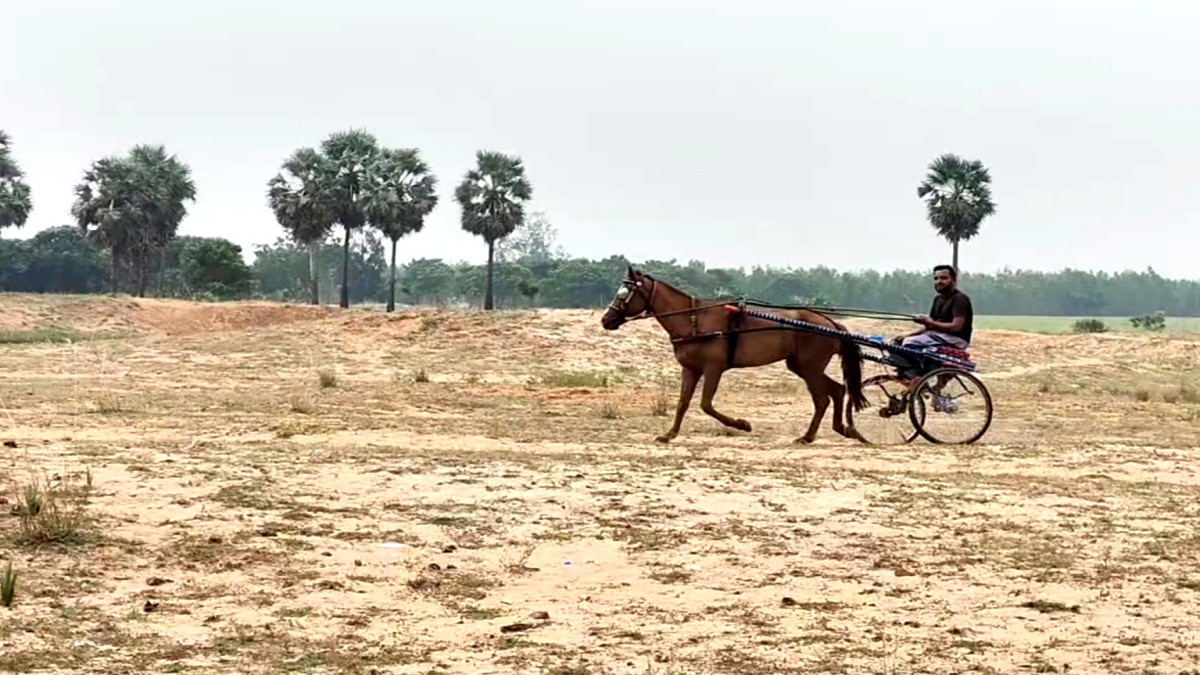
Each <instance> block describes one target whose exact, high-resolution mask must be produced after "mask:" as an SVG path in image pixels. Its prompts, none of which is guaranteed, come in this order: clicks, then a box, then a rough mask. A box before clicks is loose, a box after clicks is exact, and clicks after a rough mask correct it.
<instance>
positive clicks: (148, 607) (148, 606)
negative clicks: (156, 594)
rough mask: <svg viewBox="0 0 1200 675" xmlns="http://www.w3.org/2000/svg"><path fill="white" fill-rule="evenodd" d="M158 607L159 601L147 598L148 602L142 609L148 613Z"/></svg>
mask: <svg viewBox="0 0 1200 675" xmlns="http://www.w3.org/2000/svg"><path fill="white" fill-rule="evenodd" d="M157 609H158V603H157V602H155V601H154V600H147V601H146V604H144V605H142V611H143V612H146V613H150V612H153V611H155V610H157Z"/></svg>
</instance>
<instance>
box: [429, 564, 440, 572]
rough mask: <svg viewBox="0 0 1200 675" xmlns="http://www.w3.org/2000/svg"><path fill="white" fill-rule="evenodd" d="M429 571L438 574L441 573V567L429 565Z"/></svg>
mask: <svg viewBox="0 0 1200 675" xmlns="http://www.w3.org/2000/svg"><path fill="white" fill-rule="evenodd" d="M429 571H431V572H440V571H442V566H441V565H439V564H437V563H429Z"/></svg>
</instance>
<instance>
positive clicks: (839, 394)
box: [824, 375, 855, 438]
mask: <svg viewBox="0 0 1200 675" xmlns="http://www.w3.org/2000/svg"><path fill="white" fill-rule="evenodd" d="M824 377H825V389H826V390H827V391H828V392H829V396H830V398H831V399H833V400H832V401H831V403H833V431H834V433H836V434H838V435H840V436H844V437H846V438H855V436H854V435H853V434H852V433H851V432H852V431H853V429H851V430H847V426H849V427H851V428H852V427H853V426H854V418H853V417H852V415H853V414H854V413H853V408H852V407H850V406H849V405H847V406H846V418H847V420H846V421H847V422H848V424H847V423H843V422H842V406H843V405H844V404H845V398H846V387H844V386H842V383H841V382H838V381H837V380H835V379H833V378H832V377H830V376H828V375H825V376H824Z"/></svg>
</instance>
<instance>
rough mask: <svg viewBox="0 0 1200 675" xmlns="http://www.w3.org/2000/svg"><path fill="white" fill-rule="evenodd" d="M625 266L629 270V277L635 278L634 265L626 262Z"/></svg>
mask: <svg viewBox="0 0 1200 675" xmlns="http://www.w3.org/2000/svg"><path fill="white" fill-rule="evenodd" d="M625 268H626V269H628V270H629V278H630V279H632V278H633V265H630V264H628V263H626V264H625Z"/></svg>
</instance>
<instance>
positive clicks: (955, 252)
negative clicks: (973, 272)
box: [950, 239, 958, 275]
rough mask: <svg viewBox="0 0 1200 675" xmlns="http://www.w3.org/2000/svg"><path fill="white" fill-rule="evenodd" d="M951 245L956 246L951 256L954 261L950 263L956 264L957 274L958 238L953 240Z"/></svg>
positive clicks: (956, 272) (956, 270)
mask: <svg viewBox="0 0 1200 675" xmlns="http://www.w3.org/2000/svg"><path fill="white" fill-rule="evenodd" d="M951 246H953V247H954V255H953V256H951V258H952V261H951V263H950V264H951V265H953V266H954V273H955V274H956V275H957V274H958V240H957V239H955V240H954V241H953V242H951Z"/></svg>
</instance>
